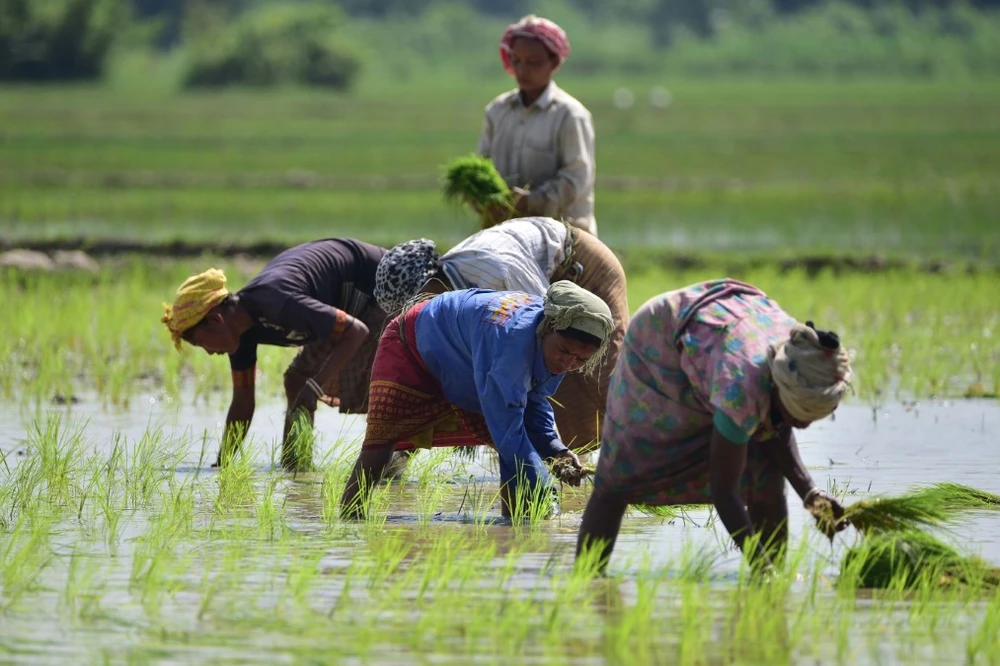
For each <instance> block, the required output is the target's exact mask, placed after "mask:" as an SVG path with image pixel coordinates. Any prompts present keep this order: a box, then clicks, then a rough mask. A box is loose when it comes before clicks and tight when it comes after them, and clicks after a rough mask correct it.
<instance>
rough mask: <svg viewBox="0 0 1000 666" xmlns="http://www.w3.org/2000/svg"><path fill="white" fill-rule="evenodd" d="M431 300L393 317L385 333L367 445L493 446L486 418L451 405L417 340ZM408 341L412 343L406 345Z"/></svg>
mask: <svg viewBox="0 0 1000 666" xmlns="http://www.w3.org/2000/svg"><path fill="white" fill-rule="evenodd" d="M427 303H428V301H424V302H422V303H418V304H416V305H414V306H413V307H412V308H410V309H409V310H407V311H406V313H405V314H404V315H403V316H401V317H396V318H395V319H393V320H392V321H391V322H390V323H389V325H388V326H387V327H386V330H385V333H384V334H383V335H382V340H381V341H380V343H379V347H378V352H377V353H376V354H375V364H374V367H373V368H372V377H371V389H370V390H371V404H370V407H369V411H368V420H367V428H366V431H365V441H364V444H363V446H364V447H365V448H371V447H380V446H389V445H392V444H395V446H396V449H400V450H405V449H412V448H415V447H419V448H424V447H427V446H478V445H481V444H486V445H488V446H493V440H492V439H491V438H490V433H489V429H488V428H487V427H486V420H485V419H484V418H483V416H482V415H481V414H476V413H474V412H470V411H468V410H464V409H459V408H458V407H455V406H454V405H452V404H451V403H449V402H448V401H447V400H446V399H445V397H444V389H443V388H442V387H441V382H439V381H438V380H437V379H436V378H435V377H434V375H432V374H431V373H430V371H429V370H428V369H427V366H426V365H425V364H424V362H423V360H422V359H421V358H420V354H418V353H417V350H416V346H415V345H414V344H413V342H412V341H413V340H414V339H415V338H416V322H417V316H418V315H419V314H420V311H421V310H423V308H424V307H426V305H427ZM401 326H402V327H404V331H403V336H402V337H401V336H400V327H401ZM404 339H406V340H409V341H410V343H409V344H407V343H404V342H403V340H404ZM456 426H457V427H456Z"/></svg>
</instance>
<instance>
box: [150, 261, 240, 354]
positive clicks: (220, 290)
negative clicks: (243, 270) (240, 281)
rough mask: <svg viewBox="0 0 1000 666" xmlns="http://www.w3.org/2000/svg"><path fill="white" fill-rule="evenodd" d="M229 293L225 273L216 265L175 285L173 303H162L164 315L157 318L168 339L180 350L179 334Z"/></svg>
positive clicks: (201, 317) (200, 318) (202, 317)
mask: <svg viewBox="0 0 1000 666" xmlns="http://www.w3.org/2000/svg"><path fill="white" fill-rule="evenodd" d="M228 294H229V290H228V289H226V275H225V273H223V272H222V271H220V270H219V269H218V268H209V269H208V270H207V271H205V272H204V273H199V274H198V275H192V276H191V277H189V278H188V279H187V280H184V283H183V284H181V286H180V287H178V288H177V296H176V297H175V298H174V304H173V305H170V304H168V303H164V304H163V318H162V319H161V320H160V322H162V323H163V324H166V326H167V330H168V331H170V339H171V340H172V341H173V343H174V347H175V348H176V349H177V351H180V350H181V339H182V337H181V336H183V335H184V333H185V332H186V331H188V329H190V328H192V327H194V325H195V324H197V323H198V322H200V321H201V320H202V319H204V318H205V315H207V314H208V313H209V312H210V311H211V310H212V308H214V307H215V306H216V305H218V304H219V303H221V302H222V300H223V299H224V298H225V297H226V296H227V295H228Z"/></svg>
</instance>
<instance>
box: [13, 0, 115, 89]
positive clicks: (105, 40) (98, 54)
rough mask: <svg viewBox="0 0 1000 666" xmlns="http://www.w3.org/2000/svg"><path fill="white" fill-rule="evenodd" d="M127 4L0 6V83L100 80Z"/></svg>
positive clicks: (42, 0)
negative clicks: (1, 81)
mask: <svg viewBox="0 0 1000 666" xmlns="http://www.w3.org/2000/svg"><path fill="white" fill-rule="evenodd" d="M128 11H129V7H128V4H127V0H0V80H6V81H66V80H78V79H94V78H98V77H100V76H101V74H102V73H103V70H104V65H105V63H106V61H107V58H108V55H109V54H110V52H111V49H112V47H113V45H114V43H115V39H116V37H117V36H118V35H119V33H120V31H121V29H122V27H123V26H124V23H125V19H126V18H127V14H128Z"/></svg>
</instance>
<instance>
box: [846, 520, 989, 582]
mask: <svg viewBox="0 0 1000 666" xmlns="http://www.w3.org/2000/svg"><path fill="white" fill-rule="evenodd" d="M841 575H842V576H845V577H847V578H848V579H849V580H850V579H852V578H853V580H854V581H855V582H856V585H857V586H858V587H862V588H879V589H885V588H892V587H897V586H899V587H901V588H903V589H912V588H916V587H918V586H920V585H922V584H929V585H934V586H940V587H949V586H954V585H964V586H968V587H971V588H976V589H996V588H997V586H998V585H1000V569H995V568H991V567H990V566H989V565H988V564H987V563H986V562H984V561H983V560H981V559H979V558H977V557H969V556H965V555H962V554H961V553H959V552H958V551H956V550H955V549H954V548H952V547H951V546H949V545H948V544H946V543H944V542H943V541H941V540H939V539H937V538H936V537H934V536H931V535H930V534H927V533H926V532H921V531H917V530H906V531H902V532H886V533H876V534H872V535H869V536H866V537H865V538H864V539H862V540H861V542H860V543H859V544H858V545H857V546H855V547H853V548H851V549H850V550H848V551H847V554H846V555H845V556H844V559H843V561H842V562H841Z"/></svg>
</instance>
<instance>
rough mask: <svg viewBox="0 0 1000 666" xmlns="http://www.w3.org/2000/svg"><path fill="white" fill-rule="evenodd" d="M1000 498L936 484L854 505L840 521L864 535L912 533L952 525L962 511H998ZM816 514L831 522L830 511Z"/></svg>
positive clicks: (820, 508) (818, 509)
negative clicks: (845, 522)
mask: <svg viewBox="0 0 1000 666" xmlns="http://www.w3.org/2000/svg"><path fill="white" fill-rule="evenodd" d="M998 509H1000V495H994V494H992V493H987V492H984V491H981V490H978V489H976V488H970V487H969V486H964V485H961V484H958V483H938V484H933V485H930V486H927V487H924V488H919V489H916V490H914V491H912V492H910V493H907V494H904V495H899V496H897V497H882V498H875V499H871V500H862V501H860V502H855V503H853V504H851V505H849V506H847V507H845V509H844V516H843V519H844V520H845V521H847V522H848V523H850V524H851V525H853V526H854V527H855V528H856V529H857V530H858V531H860V532H863V533H865V534H866V535H870V534H877V533H881V532H905V531H915V530H919V529H920V528H923V527H933V526H938V525H943V524H947V523H950V522H953V521H954V520H955V519H957V518H958V517H959V514H960V513H961V512H963V511H974V510H998ZM815 513H816V515H817V516H818V517H819V518H820V519H821V520H824V521H825V522H826V523H832V522H833V517H832V510H831V508H830V507H829V506H828V505H826V506H817V507H816V508H815Z"/></svg>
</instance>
